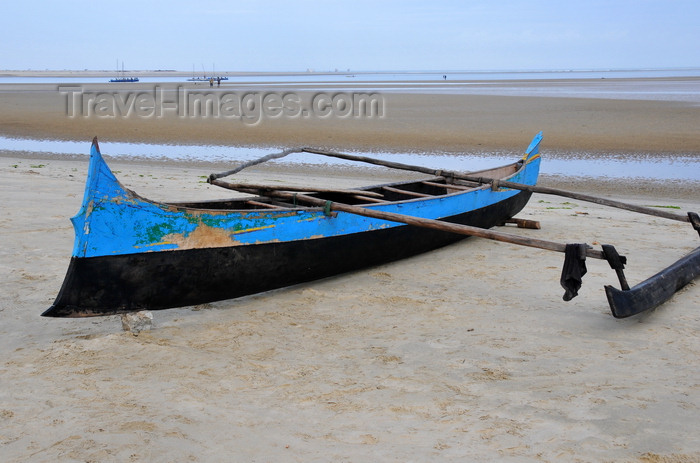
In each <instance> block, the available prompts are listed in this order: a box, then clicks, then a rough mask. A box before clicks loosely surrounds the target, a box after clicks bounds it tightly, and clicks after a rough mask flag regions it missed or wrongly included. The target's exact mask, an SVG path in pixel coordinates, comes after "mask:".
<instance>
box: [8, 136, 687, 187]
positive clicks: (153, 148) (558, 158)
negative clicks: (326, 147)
mask: <svg viewBox="0 0 700 463" xmlns="http://www.w3.org/2000/svg"><path fill="white" fill-rule="evenodd" d="M282 149H283V147H272V146H271V147H245V146H227V145H172V144H152V143H121V142H105V141H101V142H100V150H101V152H102V153H103V154H104V155H106V156H109V157H112V158H122V159H137V160H138V159H146V160H169V161H181V162H198V161H205V162H215V163H224V164H226V163H230V164H231V166H232V167H235V166H236V165H238V164H242V163H244V162H248V161H251V160H253V159H257V158H260V157H262V156H265V155H267V154H270V153H275V152H279V151H281V150H282ZM0 151H4V152H5V154H9V155H12V153H13V152H15V153H17V154H20V153H41V154H44V155H46V154H55V155H59V156H66V155H67V156H74V155H87V154H88V153H89V151H90V143H89V142H86V141H63V140H37V139H30V138H10V137H3V136H0ZM350 153H351V154H354V155H359V156H370V157H374V158H377V159H384V160H388V161H395V162H400V163H404V164H410V165H418V166H424V167H430V168H435V169H444V170H454V171H461V172H468V171H473V170H480V169H486V168H489V167H494V166H497V165H502V164H508V163H510V162H513V161H514V160H517V159H518V158H519V157H520V156H521V153H518V152H514V151H512V152H511V151H507V150H505V151H481V152H472V153H467V154H460V155H456V154H454V153H442V152H433V153H406V152H391V153H389V152H361V151H352V152H350ZM275 162H277V163H281V164H289V163H296V164H305V165H316V166H331V167H332V166H353V165H354V166H357V165H358V163H353V162H352V161H346V160H343V159H336V158H330V157H327V156H321V155H313V154H310V153H298V154H293V155H290V156H287V157H285V158H283V159H281V160H278V161H275ZM362 166H365V167H366V166H367V165H366V164H362ZM367 168H373V167H367ZM541 172H542V173H543V174H545V175H562V176H577V177H595V178H620V179H622V178H640V179H644V178H648V179H656V180H681V181H683V180H690V181H700V156H694V155H682V154H678V155H665V156H664V157H653V156H650V155H649V154H648V153H637V154H635V153H624V155H623V154H615V153H598V154H594V155H591V153H575V152H559V151H552V150H547V152H546V153H544V162H542V166H541ZM601 172H603V173H604V174H601Z"/></svg>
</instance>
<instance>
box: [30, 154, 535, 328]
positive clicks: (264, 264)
mask: <svg viewBox="0 0 700 463" xmlns="http://www.w3.org/2000/svg"><path fill="white" fill-rule="evenodd" d="M539 162H540V159H539V157H537V156H533V158H532V160H531V161H528V162H526V163H525V164H524V166H521V168H520V169H519V170H518V171H517V172H516V173H515V174H514V175H512V176H510V177H508V178H509V179H511V180H512V181H515V182H520V183H527V184H534V183H536V181H537V176H538V173H539ZM511 172H513V171H512V170H511ZM529 198H530V194H529V193H526V192H519V191H515V190H504V189H499V190H492V189H491V188H489V187H483V188H479V189H476V190H469V191H464V192H458V193H453V194H447V195H442V196H431V197H429V198H421V199H415V200H407V201H400V202H393V203H392V202H389V203H383V204H379V205H368V206H366V207H371V208H377V209H379V210H386V211H389V212H396V213H400V214H407V215H413V216H416V217H424V218H430V219H440V220H446V221H448V222H454V223H459V224H466V225H472V226H478V227H483V228H489V227H492V226H494V225H496V224H499V223H502V222H503V221H505V220H506V219H508V218H510V217H512V216H513V215H515V214H517V213H518V212H519V211H520V210H522V208H523V207H524V206H525V204H526V203H527V201H528V199H529ZM71 220H72V221H73V224H74V228H75V234H76V237H75V244H74V249H73V256H72V258H71V262H70V266H69V268H68V272H67V275H66V278H65V280H64V282H63V286H62V288H61V290H60V292H59V294H58V296H57V298H56V301H55V302H54V304H53V305H52V306H51V307H50V308H49V309H48V310H46V311H45V312H44V313H43V315H44V316H50V317H84V316H96V315H110V314H117V313H125V312H133V311H138V310H160V309H167V308H173V307H182V306H188V305H194V304H201V303H205V302H212V301H217V300H223V299H230V298H235V297H240V296H245V295H249V294H255V293H258V292H262V291H268V290H271V289H276V288H281V287H285V286H290V285H294V284H298V283H303V282H308V281H313V280H316V279H320V278H325V277H328V276H332V275H338V274H341V273H345V272H349V271H353V270H357V269H361V268H365V267H369V266H373V265H378V264H382V263H386V262H390V261H394V260H398V259H403V258H406V257H410V256H413V255H416V254H419V253H423V252H427V251H430V250H433V249H436V248H439V247H442V246H445V245H448V244H450V243H454V242H455V241H458V240H461V239H463V238H464V236H462V235H455V234H452V233H447V232H442V231H436V230H432V229H425V228H419V227H414V226H409V225H403V224H399V223H395V222H389V221H384V220H379V219H371V218H367V217H360V216H356V215H352V214H348V213H338V214H337V215H335V216H333V217H329V216H327V215H324V214H323V211H320V210H314V209H308V208H300V209H293V210H289V209H283V210H248V211H243V210H227V209H221V210H215V209H192V208H187V207H178V206H174V205H172V204H162V203H155V202H152V201H149V200H147V199H145V198H141V197H140V196H138V195H137V194H136V193H133V192H131V191H129V190H128V189H126V188H124V187H123V186H122V185H121V184H120V183H119V182H118V181H117V179H116V178H115V177H114V175H113V174H112V172H111V170H109V167H107V164H106V163H105V162H104V160H103V159H102V157H101V155H100V153H99V149H98V148H97V147H96V145H94V146H93V151H92V153H91V160H90V169H89V173H88V181H87V185H86V192H85V197H84V199H83V206H82V207H81V210H80V211H79V213H78V214H77V215H76V216H75V217H73V218H72V219H71Z"/></svg>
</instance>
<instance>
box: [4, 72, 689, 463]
mask: <svg viewBox="0 0 700 463" xmlns="http://www.w3.org/2000/svg"><path fill="white" fill-rule="evenodd" d="M304 91H305V90H303V89H300V90H299V94H300V95H306V93H304ZM328 91H329V93H330V91H331V90H328ZM308 95H311V94H310V93H309V94H308ZM303 98H306V97H303ZM384 98H386V100H385V103H386V114H385V117H383V118H375V119H369V120H368V119H340V118H329V119H322V118H313V117H312V118H308V119H304V118H301V117H300V118H296V119H294V118H283V117H282V118H278V119H264V120H261V121H260V123H259V124H257V125H251V126H248V125H246V124H244V123H243V122H242V121H241V120H236V121H232V120H222V119H198V120H189V119H178V118H177V117H175V116H174V115H171V116H172V117H163V118H152V119H139V118H116V119H115V118H113V119H99V118H94V117H75V118H68V117H66V115H65V111H66V106H65V96H64V95H60V94H57V92H56V90H55V86H54V87H53V90H52V89H51V88H50V87H46V86H42V85H40V84H36V85H19V84H18V85H15V86H9V85H6V86H5V87H3V88H0V134H3V135H6V136H24V137H31V138H60V139H85V140H86V153H87V149H88V148H89V143H88V140H90V139H91V138H92V137H93V136H95V135H98V136H99V137H100V139H104V140H114V141H116V140H121V141H147V142H169V141H170V142H172V141H177V142H180V143H192V144H199V143H209V142H212V141H213V140H215V141H217V142H221V143H236V144H241V145H246V144H249V145H265V146H289V145H315V146H319V147H329V148H334V149H349V148H356V149H383V150H388V151H391V150H415V151H421V150H430V149H439V150H443V151H446V152H459V151H460V150H467V149H471V148H473V149H493V150H498V149H506V150H508V149H520V148H522V147H523V146H526V145H527V142H528V141H529V139H530V138H531V136H532V134H534V133H536V132H537V131H539V130H544V131H545V133H546V135H545V141H544V143H543V145H542V154H543V159H545V161H544V162H546V155H547V151H548V150H561V151H567V150H568V151H576V150H581V149H582V148H581V147H582V146H586V147H587V148H586V149H589V150H592V151H615V152H625V151H635V152H651V151H653V152H655V153H656V154H657V155H659V156H664V153H685V155H687V156H700V129H699V127H700V123H699V122H700V106H698V105H694V104H690V103H679V102H668V101H641V100H629V101H623V100H612V99H585V98H548V97H547V98H536V97H521V96H493V95H458V96H455V95H440V94H428V93H425V94H417V93H411V94H405V93H386V94H384ZM110 164H111V167H112V169H113V170H114V171H115V172H116V173H117V176H118V177H119V179H120V180H121V181H122V182H123V183H124V184H125V185H126V186H127V187H129V188H131V189H133V190H135V191H137V192H138V193H139V194H142V195H143V196H146V197H149V198H151V199H155V200H189V199H192V198H202V199H208V198H216V197H222V196H223V197H225V196H228V195H229V194H228V193H227V192H225V191H223V190H221V191H220V190H218V189H216V188H215V187H212V186H210V185H208V184H206V183H204V182H203V179H202V177H203V176H206V175H208V174H209V173H211V172H214V171H218V168H219V167H220V166H214V165H209V164H206V163H195V162H192V163H162V162H155V161H153V162H139V161H126V160H123V159H115V160H112V161H111V162H110ZM436 167H437V166H436ZM86 171H87V158H86V157H85V158H75V159H67V158H57V157H51V156H50V155H42V156H39V155H37V154H36V153H16V152H7V151H6V152H0V201H1V202H2V204H3V211H4V213H3V215H2V217H0V233H1V236H2V239H3V246H2V248H0V278H1V279H2V281H3V283H2V288H3V297H2V298H0V346H1V347H0V348H1V349H2V352H3V353H4V356H3V359H2V362H0V417H2V421H1V423H2V424H1V425H0V457H2V461H4V462H25V461H32V462H35V461H36V462H54V461H81V462H83V461H100V462H105V461H153V462H171V461H191V462H210V461H251V462H252V461H260V462H268V461H270V462H272V461H274V462H297V461H298V462H326V461H348V462H364V461H396V462H412V461H415V462H419V461H454V462H457V461H459V462H462V461H484V462H488V461H494V462H496V461H497V462H559V461H575V462H611V461H615V462H644V463H651V462H666V463H667V462H673V463H687V462H698V461H700V443H698V440H697V437H696V436H697V435H698V434H700V418H699V416H700V370H699V369H698V359H699V358H700V340H699V339H698V334H697V333H698V332H699V330H700V315H699V312H698V309H699V308H700V290H698V285H697V283H691V284H690V285H688V286H687V287H685V288H684V289H682V290H681V291H679V293H678V294H676V295H675V296H674V297H673V298H672V300H671V301H669V302H668V303H667V304H665V305H664V306H663V307H660V308H658V309H657V310H654V311H652V312H650V313H646V314H643V315H641V316H636V317H632V318H629V319H623V320H617V319H614V318H613V317H612V316H611V314H610V311H609V308H608V306H607V301H606V300H605V294H604V292H603V285H605V284H614V285H617V282H616V281H617V280H616V276H615V273H614V271H612V270H611V269H610V268H609V267H608V265H607V264H606V263H604V262H599V261H589V262H588V274H587V275H586V276H585V278H584V283H583V288H582V289H581V291H580V295H579V296H578V297H577V298H575V299H574V300H573V301H570V302H564V301H562V294H563V289H562V288H561V287H560V286H559V275H560V272H561V265H562V262H563V258H562V256H561V255H560V254H558V253H550V252H547V251H540V250H533V249H529V248H522V247H517V246H514V245H509V244H505V243H497V242H493V241H487V240H481V239H476V238H469V239H466V240H464V241H462V242H460V243H458V244H455V245H452V246H449V247H447V248H443V249H440V250H438V251H435V252H431V253H428V254H425V255H421V256H417V257H414V258H411V259H408V260H404V261H401V262H396V263H393V264H388V265H384V266H380V267H375V268H370V269H367V270H364V271H359V272H354V273H351V274H347V275H342V276H339V277H334V278H329V279H326V280H323V281H319V282H314V283H309V284H304V285H299V286H295V287H292V288H286V289H282V290H277V291H272V292H268V293H264V294H259V295H254V296H249V297H245V298H240V299H236V300H228V301H221V302H217V303H213V304H205V305H201V306H196V307H186V308H180V309H171V310H165V311H158V312H153V315H154V327H153V329H152V330H151V331H144V332H141V333H140V334H139V335H138V336H134V335H132V334H131V333H129V332H125V331H123V330H122V327H121V321H120V318H119V317H100V318H91V319H45V318H42V317H40V314H41V312H42V311H43V310H45V309H46V308H47V307H48V306H49V305H50V304H51V302H52V301H53V300H54V298H55V296H56V294H57V293H58V290H59V288H60V286H61V283H62V281H63V277H64V275H65V271H66V269H67V267H68V262H69V259H70V253H71V249H72V245H73V229H72V226H71V224H70V222H69V220H68V219H69V218H70V217H71V216H73V215H74V214H75V213H76V212H77V211H78V208H79V207H80V202H81V199H82V194H83V187H84V181H85V175H86ZM240 175H241V177H239V178H240V179H242V180H250V181H269V180H270V179H272V178H279V177H280V176H282V178H283V179H284V180H285V182H301V183H302V184H303V183H311V184H319V185H333V186H345V185H347V186H356V185H358V184H366V183H375V181H376V182H379V181H380V180H381V179H382V178H381V175H391V176H392V177H391V178H397V176H400V175H407V174H397V173H392V174H388V173H387V174H377V173H369V172H367V171H365V170H363V169H354V170H349V171H342V172H339V171H338V172H336V171H323V169H320V170H313V171H308V170H304V169H291V171H290V172H288V173H281V172H280V169H277V168H265V167H256V168H251V169H249V170H246V171H244V172H243V173H242V174H240ZM542 184H545V185H552V186H560V187H567V188H570V189H575V190H577V191H582V192H588V193H592V194H604V195H606V196H610V197H614V198H616V199H622V200H627V201H629V202H633V203H636V204H642V205H649V206H657V207H673V208H679V209H678V212H684V211H698V210H699V209H700V190H698V185H697V184H690V185H685V186H682V187H679V186H678V185H664V184H659V183H653V184H651V183H650V184H644V183H643V184H640V182H635V181H634V180H627V181H617V182H610V181H603V180H600V181H597V180H596V179H586V180H585V181H580V180H577V179H575V178H567V177H557V178H554V177H549V178H543V179H542ZM518 216H519V217H522V218H527V219H533V220H538V221H540V222H541V225H542V228H541V229H540V230H523V229H516V228H514V227H508V230H507V231H509V232H512V233H517V234H522V235H526V236H532V237H536V238H541V239H547V240H554V241H559V242H587V243H589V244H593V245H598V244H601V243H610V244H614V245H615V246H616V247H617V248H618V250H620V252H621V253H623V254H625V255H627V257H628V266H627V269H626V273H627V276H628V279H629V280H630V282H631V283H632V284H636V283H638V282H640V281H642V280H644V279H645V278H647V277H649V276H651V275H653V274H654V273H656V272H657V271H659V270H661V269H662V268H664V267H666V266H667V265H669V264H671V263H672V262H674V261H676V260H677V259H678V258H680V257H681V256H683V255H684V254H686V253H687V252H689V251H691V250H692V249H695V248H696V247H697V246H698V234H697V232H695V231H694V230H693V229H692V227H691V226H690V225H689V224H686V223H680V222H675V221H669V220H665V219H659V218H652V217H649V216H644V215H640V214H636V213H632V212H627V211H622V210H617V209H611V208H606V207H603V206H597V205H593V204H588V203H584V202H579V201H574V200H567V199H564V198H559V197H554V196H544V195H539V194H536V195H533V197H532V199H531V200H530V202H529V204H528V206H527V207H526V208H525V210H524V211H523V212H521V213H520V214H519V215H518Z"/></svg>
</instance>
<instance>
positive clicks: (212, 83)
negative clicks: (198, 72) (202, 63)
mask: <svg viewBox="0 0 700 463" xmlns="http://www.w3.org/2000/svg"><path fill="white" fill-rule="evenodd" d="M209 86H210V87H213V86H214V78H213V77H210V78H209Z"/></svg>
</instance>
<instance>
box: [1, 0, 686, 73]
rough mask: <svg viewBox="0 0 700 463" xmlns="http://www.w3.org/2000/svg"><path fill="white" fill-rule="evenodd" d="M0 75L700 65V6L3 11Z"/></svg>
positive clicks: (210, 5) (625, 1)
mask: <svg viewBox="0 0 700 463" xmlns="http://www.w3.org/2000/svg"><path fill="white" fill-rule="evenodd" d="M2 9H3V17H2V20H1V24H2V27H0V69H39V70H40V69H57V70H61V69H91V70H99V69H106V70H112V69H114V68H115V67H116V62H117V60H119V62H121V61H124V63H125V67H126V69H144V70H150V69H175V70H181V71H191V70H192V68H193V67H194V68H195V70H196V71H197V72H198V73H201V72H202V69H203V68H205V69H206V71H207V72H209V71H211V70H212V68H215V69H216V70H217V71H305V70H307V69H313V70H316V71H327V70H335V69H339V70H343V71H345V70H347V69H350V70H353V71H362V70H528V69H610V68H615V69H620V68H624V69H631V68H664V67H700V23H699V20H698V18H700V2H698V1H697V0H687V1H686V0H681V1H674V0H636V1H633V0H620V1H615V0H607V1H602V0H601V1H599V0H588V1H579V0H532V1H526V0H511V1H498V0H494V1H483V2H481V1H471V0H462V1H447V0H423V1H412V0H403V1H381V0H351V1H323V0H295V1H288V2H285V1H281V0H261V1H253V0H241V1H231V2H228V1H218V2H216V1H203V2H202V1H194V0H188V1H180V0H167V1H154V2H148V1H144V0H138V1H132V0H111V1H109V2H104V1H87V0H78V1H69V0H64V1H60V2H58V1H57V2H53V1H51V2H48V1H47V2H41V1H33V2H30V1H17V0H14V1H10V2H5V4H4V5H3V8H2Z"/></svg>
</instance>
